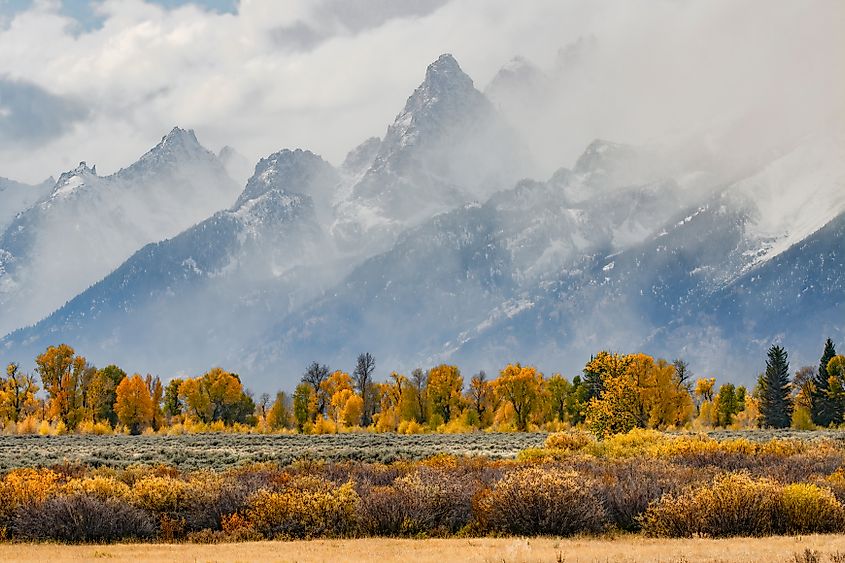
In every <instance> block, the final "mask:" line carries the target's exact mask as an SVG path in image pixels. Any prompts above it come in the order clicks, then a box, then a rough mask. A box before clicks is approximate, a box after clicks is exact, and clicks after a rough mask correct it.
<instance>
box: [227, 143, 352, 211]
mask: <svg viewBox="0 0 845 563" xmlns="http://www.w3.org/2000/svg"><path fill="white" fill-rule="evenodd" d="M336 180H337V173H336V172H335V170H334V168H332V166H331V165H330V164H329V163H328V162H326V161H325V160H323V159H322V158H321V157H320V156H318V155H316V154H314V153H313V152H311V151H308V150H302V149H295V150H289V149H284V150H281V151H279V152H276V153H273V154H271V155H270V156H268V157H266V158H262V159H261V160H260V161H258V164H256V165H255V173H254V174H253V175H252V176H251V177H250V179H249V180H247V183H246V187H245V188H244V191H243V193H242V194H241V195H240V197H239V198H238V201H237V202H236V203H235V208H238V207H240V206H242V205H243V204H244V203H245V202H247V201H250V200H253V199H256V198H258V197H261V196H262V195H264V194H266V193H267V192H269V191H271V190H277V191H280V192H289V193H299V194H305V195H309V196H312V197H315V196H321V195H322V190H323V189H324V188H325V186H326V185H332V184H333V183H334V182H336ZM315 191H316V192H318V193H313V192H315Z"/></svg>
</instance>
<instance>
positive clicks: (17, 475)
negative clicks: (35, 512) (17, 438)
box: [0, 469, 59, 526]
mask: <svg viewBox="0 0 845 563" xmlns="http://www.w3.org/2000/svg"><path fill="white" fill-rule="evenodd" d="M58 489H59V474H58V473H56V472H55V471H53V470H51V469H15V470H14V471H10V472H9V473H8V474H6V476H5V477H4V478H3V479H2V480H0V526H6V525H7V524H8V522H9V519H10V518H11V516H12V513H13V512H14V511H15V510H16V509H17V508H19V507H22V506H30V505H34V504H39V503H41V502H43V501H45V500H47V498H49V497H50V496H51V495H53V494H55V493H56V491H58Z"/></svg>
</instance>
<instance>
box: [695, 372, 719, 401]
mask: <svg viewBox="0 0 845 563" xmlns="http://www.w3.org/2000/svg"><path fill="white" fill-rule="evenodd" d="M715 388H716V378H715V377H699V378H698V379H697V380H696V382H695V391H693V393H694V394H695V396H696V398H697V399H698V400H699V404H701V403H704V402H705V401H706V402H708V403H712V402H713V394H714V390H715Z"/></svg>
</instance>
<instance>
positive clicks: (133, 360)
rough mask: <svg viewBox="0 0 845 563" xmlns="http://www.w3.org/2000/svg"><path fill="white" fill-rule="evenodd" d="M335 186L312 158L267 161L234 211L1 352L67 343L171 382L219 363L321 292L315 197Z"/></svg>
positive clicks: (136, 261) (151, 255)
mask: <svg viewBox="0 0 845 563" xmlns="http://www.w3.org/2000/svg"><path fill="white" fill-rule="evenodd" d="M337 181H338V177H337V173H336V172H335V171H334V169H333V168H332V167H331V165H329V164H328V163H326V162H325V161H323V160H322V159H321V158H320V157H318V156H316V155H314V154H313V153H311V152H309V151H302V150H296V151H289V150H283V151H280V152H278V153H275V154H273V155H270V156H269V157H267V158H264V159H262V160H261V161H260V162H259V163H258V164H257V165H256V167H255V172H254V174H253V175H252V177H251V178H250V179H249V180H248V181H247V183H246V187H245V188H244V190H243V192H242V193H241V195H240V196H239V197H238V199H237V201H236V202H235V204H234V205H233V206H232V207H231V208H229V209H227V210H224V211H220V212H218V213H215V214H214V215H213V216H212V217H210V218H208V219H206V220H205V221H202V222H201V223H199V224H197V225H195V226H193V227H191V228H189V229H187V230H185V231H183V232H182V233H180V234H178V235H177V236H175V237H173V238H171V239H167V240H164V241H161V242H156V243H152V244H149V245H147V246H145V247H144V248H142V249H141V250H139V251H138V252H136V253H135V254H133V255H132V256H131V257H130V258H129V259H128V260H127V261H126V262H124V263H123V264H122V265H121V266H120V267H119V268H117V269H116V270H115V271H114V272H113V273H111V274H110V275H108V276H106V277H105V278H104V279H103V280H102V281H100V282H98V283H96V284H95V285H94V286H92V287H91V288H89V289H88V290H86V291H84V292H82V293H81V294H80V295H78V296H77V297H75V298H74V299H72V300H71V301H70V302H69V303H68V304H66V305H65V306H64V307H62V308H61V309H59V310H58V311H57V312H56V313H54V314H53V315H51V316H50V317H48V318H47V319H46V320H44V321H42V322H40V323H38V324H37V325H36V326H35V327H33V328H30V329H26V330H23V331H19V332H18V333H13V334H12V335H11V336H10V337H9V338H8V339H7V341H6V342H7V346H8V345H9V343H10V342H15V344H14V346H15V347H16V348H18V347H19V346H30V347H32V348H33V349H38V348H39V347H43V346H46V344H45V343H46V342H50V341H53V340H55V339H57V338H58V339H69V338H72V339H73V342H74V343H75V344H77V345H78V346H79V347H81V349H84V350H87V351H88V353H89V354H91V355H93V356H94V357H99V356H100V355H102V356H105V355H107V354H109V353H110V352H112V351H113V350H115V349H118V350H120V352H119V355H120V358H121V361H122V362H123V363H125V365H127V366H135V367H134V369H137V370H142V369H147V368H145V367H144V366H145V365H147V366H150V365H155V366H156V369H159V370H167V371H169V372H170V373H190V372H192V371H196V370H200V369H203V366H205V364H206V363H207V362H209V361H211V362H218V361H223V360H224V359H226V356H224V355H223V354H224V353H225V352H226V351H228V350H230V349H232V348H233V347H236V346H238V345H242V344H243V343H244V341H245V340H248V339H249V338H252V337H253V336H254V335H255V334H260V333H261V331H262V328H263V327H265V325H266V324H267V323H268V322H269V321H270V320H272V319H276V318H278V317H279V316H283V315H285V314H286V313H287V312H288V309H289V307H291V306H292V305H294V304H295V303H296V301H297V300H298V299H299V300H305V299H308V298H309V297H311V296H313V293H314V292H316V291H318V289H319V288H320V287H321V284H320V282H319V279H320V271H319V269H318V268H317V267H316V265H315V264H314V262H313V260H312V258H313V256H315V255H325V254H326V253H327V252H330V248H329V246H328V245H327V241H326V239H325V237H324V235H323V232H322V230H321V228H320V226H319V224H318V221H317V217H316V213H315V210H314V203H313V197H312V196H313V195H314V194H320V193H324V192H325V190H326V189H327V187H333V186H334V185H336V183H337ZM301 270H304V272H303V271H301ZM303 277H306V278H308V279H309V280H310V283H309V285H308V286H307V287H302V285H301V283H300V280H301V279H302V278H303Z"/></svg>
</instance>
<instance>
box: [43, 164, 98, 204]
mask: <svg viewBox="0 0 845 563" xmlns="http://www.w3.org/2000/svg"><path fill="white" fill-rule="evenodd" d="M94 178H99V176H97V166H96V165H94V166H90V167H89V166H88V164H87V163H86V162H85V161H84V160H83V161H82V162H80V163H79V165H78V166H77V167H76V168H74V169H72V170H68V171H67V172H63V173H62V175H61V176H59V179H58V181H57V182H56V185H55V186H54V187H53V193H52V194H51V195H50V198H51V199H52V198H57V197H67V196H69V195H70V194H72V193H74V192H76V191H77V190H79V189H80V188H82V187H84V186H85V185H86V184H89V183H90V182H91V180H92V179H94Z"/></svg>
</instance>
